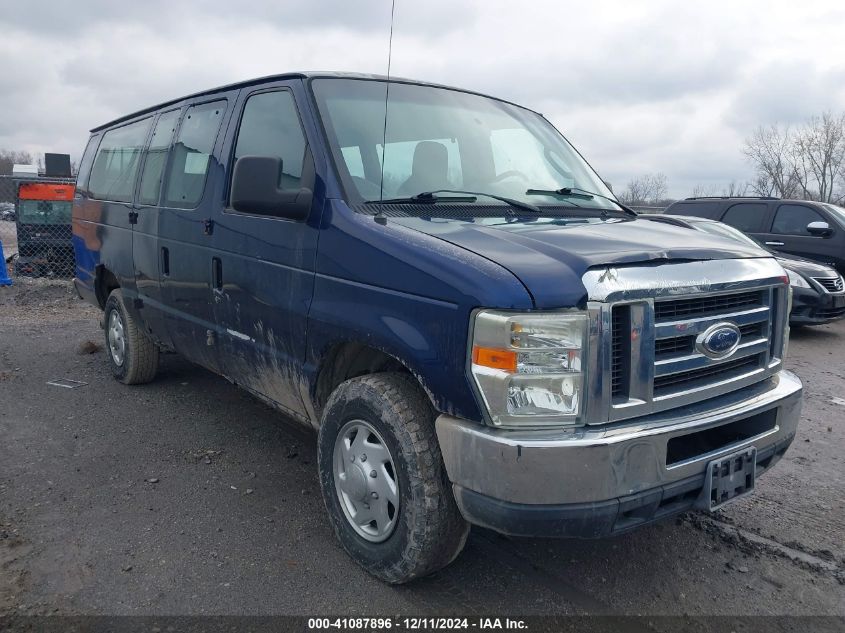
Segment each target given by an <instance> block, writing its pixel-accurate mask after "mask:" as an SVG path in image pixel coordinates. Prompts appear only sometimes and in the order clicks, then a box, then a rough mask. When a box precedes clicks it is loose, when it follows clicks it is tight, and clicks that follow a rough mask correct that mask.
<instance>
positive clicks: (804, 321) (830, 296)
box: [789, 287, 845, 325]
mask: <svg viewBox="0 0 845 633" xmlns="http://www.w3.org/2000/svg"><path fill="white" fill-rule="evenodd" d="M842 318H845V294H839V293H827V292H819V291H817V290H815V289H813V288H795V287H793V289H792V312H790V313H789V323H790V324H791V325H823V324H825V323H830V322H831V321H836V320H838V319H842Z"/></svg>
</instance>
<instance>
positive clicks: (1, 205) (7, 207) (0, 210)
mask: <svg viewBox="0 0 845 633" xmlns="http://www.w3.org/2000/svg"><path fill="white" fill-rule="evenodd" d="M15 217H16V214H15V203H14V202H0V220H5V221H6V222H14V221H15Z"/></svg>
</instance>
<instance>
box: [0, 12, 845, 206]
mask: <svg viewBox="0 0 845 633" xmlns="http://www.w3.org/2000/svg"><path fill="white" fill-rule="evenodd" d="M389 19H390V2H389V1H388V0H366V1H362V2H348V1H346V0H321V1H319V2H310V3H293V2H280V1H278V0H256V1H255V2H250V3H247V4H241V5H236V4H235V3H231V2H228V1H224V0H195V1H193V2H189V1H185V2H174V1H173V0H147V1H145V2H138V3H118V2H113V1H112V0H76V1H73V2H71V1H69V0H68V1H61V0H57V1H56V2H52V3H49V8H48V7H47V6H45V7H44V8H43V10H33V8H32V7H30V6H27V5H25V3H11V4H10V5H9V6H7V7H4V10H3V12H2V14H0V32H2V33H3V35H4V36H3V38H2V39H0V57H2V59H4V71H3V72H2V73H0V112H2V113H3V116H2V117H0V147H3V148H9V149H24V150H29V151H31V152H33V153H36V154H40V153H43V152H44V151H65V152H69V153H71V154H72V155H74V157H76V158H78V157H79V155H80V154H81V152H82V149H83V147H84V145H85V142H86V139H87V131H88V130H89V129H90V128H91V127H94V126H96V125H99V124H102V123H104V122H106V121H109V120H111V119H113V118H116V117H118V116H121V115H124V114H127V113H129V112H132V111H135V110H137V109H140V108H144V107H147V106H150V105H153V104H155V103H159V102H161V101H164V100H168V99H172V98H177V97H180V96H183V95H185V94H188V93H191V92H195V91H198V90H202V89H206V88H210V87H213V86H217V85H222V84H226V83H230V82H233V81H238V80H241V79H246V78H250V77H256V76H262V75H267V74H274V73H278V72H285V71H290V70H303V69H305V70H307V69H329V70H348V71H359V72H371V73H382V74H383V73H384V72H385V68H386V62H387V59H386V57H387V36H388V28H389ZM843 23H845V7H843V6H842V3H840V2H834V1H833V0H828V1H820V2H814V3H812V4H811V5H808V6H802V7H801V10H800V11H798V10H796V9H795V6H794V4H793V3H790V2H785V1H781V0H774V1H770V2H763V1H762V0H754V1H748V2H743V3H735V2H727V1H726V0H713V1H712V2H708V3H677V2H672V1H670V0H653V1H651V2H649V3H630V2H623V1H621V0H614V1H611V0H607V1H604V2H600V3H574V2H565V1H563V2H562V1H552V0H536V1H534V2H530V3H521V4H517V3H513V2H510V1H505V0H467V1H465V2H460V3H458V2H449V1H446V0H430V1H428V2H425V3H417V2H411V1H410V0H397V5H396V24H395V39H394V57H393V67H392V68H393V72H394V74H395V75H401V76H406V77H413V78H418V79H423V80H430V81H435V82H438V83H445V84H449V85H456V86H461V87H466V88H469V89H473V90H478V91H481V92H486V93H489V94H493V95H497V96H501V97H503V98H506V99H509V100H512V101H516V102H518V103H522V104H524V105H526V106H528V107H531V108H532V109H535V110H538V111H540V112H542V113H543V114H544V115H545V116H546V117H547V118H549V119H550V120H551V121H552V122H553V123H554V124H555V125H556V126H557V127H558V128H560V129H561V131H563V132H564V134H566V135H567V137H568V138H570V140H572V141H573V143H574V144H575V145H576V147H578V148H579V150H581V151H582V153H583V154H584V155H585V157H586V158H587V159H588V160H589V161H590V162H591V164H592V165H593V166H594V167H595V168H596V169H597V170H598V171H599V172H600V173H601V174H602V175H603V176H604V177H605V178H608V179H610V180H611V181H612V182H613V183H614V185H616V186H617V189H618V188H619V187H621V186H623V185H624V183H625V182H626V181H627V180H629V179H630V178H631V177H633V176H636V175H638V174H642V173H646V172H653V171H662V172H664V173H665V174H666V175H667V177H668V181H669V186H670V193H672V194H673V195H678V196H680V195H686V194H688V193H689V191H690V190H691V189H692V187H693V186H695V185H696V184H699V183H703V184H707V183H723V182H724V183H727V182H728V181H730V180H736V179H743V178H747V177H748V176H749V175H750V174H749V168H748V165H747V164H746V163H745V161H744V159H743V156H742V153H741V148H742V142H743V139H744V137H745V136H747V134H748V133H749V132H750V130H751V129H753V128H754V127H755V126H756V125H758V124H759V123H768V122H774V121H781V122H793V121H800V120H802V119H803V118H806V117H807V116H809V115H811V114H815V113H818V112H821V111H823V110H828V109H830V110H842V109H845V81H843V79H845V70H843V69H845V65H843V63H842V62H841V60H842V59H845V38H842V37H841V24H843Z"/></svg>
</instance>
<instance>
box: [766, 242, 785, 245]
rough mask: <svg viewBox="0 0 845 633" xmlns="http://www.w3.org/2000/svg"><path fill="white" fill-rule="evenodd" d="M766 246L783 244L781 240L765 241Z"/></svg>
mask: <svg viewBox="0 0 845 633" xmlns="http://www.w3.org/2000/svg"><path fill="white" fill-rule="evenodd" d="M766 246H783V242H766Z"/></svg>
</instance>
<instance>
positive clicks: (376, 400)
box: [318, 373, 469, 584]
mask: <svg viewBox="0 0 845 633" xmlns="http://www.w3.org/2000/svg"><path fill="white" fill-rule="evenodd" d="M361 421H363V422H364V423H365V424H366V426H368V427H369V428H371V429H372V430H374V431H375V433H374V434H373V435H370V436H369V440H367V441H370V440H372V442H373V443H374V444H375V445H378V444H379V443H383V445H384V447H386V448H387V450H388V453H389V457H390V458H391V462H390V464H391V468H387V467H386V466H385V467H384V469H382V470H383V472H387V473H388V476H389V473H390V471H391V470H392V472H393V479H394V481H395V483H396V484H397V485H398V492H397V493H395V494H396V497H397V498H398V501H399V504H398V508H394V513H395V514H394V518H393V519H392V530H391V531H390V533H389V534H380V535H373V534H362V532H361V530H362V528H360V527H355V526H354V525H353V519H351V518H348V514H349V510H348V508H349V501H345V500H344V497H343V495H342V494H341V493H339V492H338V491H339V490H342V489H343V487H344V486H347V484H346V483H345V482H347V480H348V479H351V478H352V477H353V473H352V471H354V470H355V467H356V466H361V465H362V461H363V460H364V459H366V457H365V453H364V454H363V456H362V453H356V454H355V455H354V456H352V457H349V460H348V463H349V464H350V465H349V467H348V468H349V472H346V473H344V477H345V478H344V479H343V480H342V481H341V479H340V476H339V475H338V474H337V472H336V471H337V466H336V464H337V463H338V462H337V461H336V460H338V459H340V462H342V463H344V464H345V463H347V459H346V455H349V453H343V450H344V449H342V448H340V446H341V443H339V441H338V438H339V436H340V437H341V438H345V437H349V436H347V435H346V434H347V433H348V431H346V429H349V428H351V427H354V426H355V425H356V424H359V422H361ZM355 437H357V433H356V434H355ZM341 442H344V440H343V439H341ZM374 444H367V445H366V446H370V447H371V448H372V447H373V446H374ZM343 446H347V445H346V444H345V443H343ZM336 450H337V451H339V452H336ZM348 450H349V451H350V452H353V453H354V452H355V449H354V446H350V447H348ZM365 450H367V449H365V448H364V449H362V451H365ZM379 450H380V449H379ZM382 454H383V453H381V452H379V453H377V454H376V456H375V457H374V458H373V459H370V460H369V463H368V464H367V466H366V468H367V469H369V468H370V467H371V466H373V465H375V464H374V462H376V461H377V460H378V459H380V458H379V456H380V455H382ZM339 456H340V457H339ZM353 457H354V458H355V459H357V461H352V460H353ZM318 464H319V470H320V486H321V488H322V492H323V501H324V502H325V504H326V509H327V510H328V512H329V517H330V519H331V522H332V525H333V527H334V531H335V534H336V535H337V538H338V539H339V540H340V542H341V544H342V545H343V547H344V549H345V550H346V551H347V553H348V554H349V555H350V556H351V557H352V558H353V559H354V560H355V562H357V563H358V564H359V565H361V566H362V567H363V568H364V569H366V570H367V571H368V572H370V573H371V574H372V575H374V576H376V577H377V578H379V579H381V580H383V581H385V582H387V583H391V584H399V583H405V582H408V581H410V580H413V579H415V578H420V577H422V576H426V575H428V574H431V573H434V572H435V571H437V570H439V569H441V568H443V567H445V566H446V565H448V564H449V563H451V562H452V561H453V560H454V559H455V558H456V557H457V556H458V554H460V552H461V550H462V549H463V547H464V543H465V542H466V538H467V534H468V533H469V524H468V523H467V522H466V521H465V520H464V518H463V517H462V516H461V514H460V511H459V510H458V507H457V505H456V504H455V499H454V497H453V495H452V488H451V485H450V483H449V481H448V478H447V476H446V469H445V468H444V466H443V459H442V457H441V454H440V446H439V444H438V443H437V436H436V435H435V431H434V411H433V409H432V407H431V405H430V403H429V400H428V398H427V397H426V395H425V394H424V393H422V391H421V390H420V388H419V386H418V385H417V384H416V382H415V381H414V380H413V379H412V378H411V377H410V376H407V375H405V374H398V373H383V374H372V375H369V376H362V377H359V378H352V379H351V380H347V381H346V382H344V383H342V384H341V385H339V386H338V387H337V389H335V391H334V392H333V393H332V395H331V397H330V398H329V402H328V404H327V405H326V408H325V411H324V413H323V419H322V425H321V427H320V436H319V449H318ZM376 470H377V468H376V469H373V470H370V471H367V470H364V473H365V474H364V476H363V480H356V481H366V482H367V484H366V485H368V486H370V485H373V486H375V485H378V482H379V480H378V479H377V478H376V477H377V476H376V475H374V474H373V473H375V472H376ZM356 472H357V471H356ZM367 475H369V476H371V477H373V478H374V479H370V478H368V476H367ZM355 476H356V477H360V476H359V475H355ZM379 476H381V475H379ZM371 482H372V483H371ZM356 490H357V488H356ZM344 494H345V493H344ZM372 494H373V493H372V492H365V493H364V496H367V495H372ZM353 496H354V495H353ZM346 499H347V500H348V499H349V497H346ZM368 501H369V499H368ZM352 503H353V504H354V503H355V501H354V500H353V502H352ZM383 503H384V504H385V505H386V507H387V508H388V512H387V515H386V516H387V517H388V519H389V518H390V513H389V507H390V505H389V502H388V501H386V500H385V501H384V502H383ZM366 507H367V508H369V507H370V506H369V505H366ZM381 507H382V508H383V507H384V506H381ZM373 508H375V505H373ZM387 524H388V525H389V524H390V522H388V523H387ZM374 525H375V526H376V527H369V526H368V527H366V528H364V529H369V530H372V531H373V532H376V531H377V529H376V528H378V527H380V525H381V524H380V523H379V522H375V523H374Z"/></svg>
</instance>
